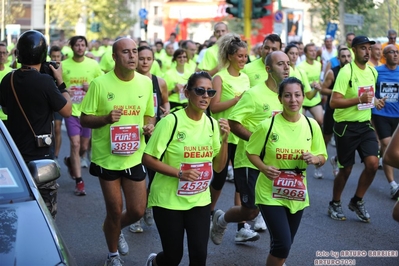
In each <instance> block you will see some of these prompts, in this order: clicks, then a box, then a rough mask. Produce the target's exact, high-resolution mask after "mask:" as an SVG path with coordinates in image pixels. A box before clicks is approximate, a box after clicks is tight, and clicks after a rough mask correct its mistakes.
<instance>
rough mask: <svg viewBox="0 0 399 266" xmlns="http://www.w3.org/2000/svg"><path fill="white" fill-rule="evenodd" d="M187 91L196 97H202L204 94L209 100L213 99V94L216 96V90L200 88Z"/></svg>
mask: <svg viewBox="0 0 399 266" xmlns="http://www.w3.org/2000/svg"><path fill="white" fill-rule="evenodd" d="M189 90H190V91H191V90H194V92H195V94H196V95H198V96H203V95H204V94H205V92H206V93H207V94H208V97H209V98H213V97H215V94H216V90H206V89H205V88H202V87H197V88H191V89H189Z"/></svg>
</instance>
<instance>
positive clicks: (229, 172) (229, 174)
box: [226, 165, 234, 183]
mask: <svg viewBox="0 0 399 266" xmlns="http://www.w3.org/2000/svg"><path fill="white" fill-rule="evenodd" d="M226 181H228V182H231V183H234V169H233V166H231V165H229V166H228V168H227V177H226Z"/></svg>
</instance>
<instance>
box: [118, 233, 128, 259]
mask: <svg viewBox="0 0 399 266" xmlns="http://www.w3.org/2000/svg"><path fill="white" fill-rule="evenodd" d="M118 252H119V254H121V255H122V256H126V255H127V253H129V246H128V244H127V242H126V240H125V236H124V235H123V233H122V232H121V234H120V235H119V240H118Z"/></svg>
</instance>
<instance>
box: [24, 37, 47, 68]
mask: <svg viewBox="0 0 399 266" xmlns="http://www.w3.org/2000/svg"><path fill="white" fill-rule="evenodd" d="M46 57H47V42H46V38H45V37H44V35H43V34H42V33H40V32H38V31H35V30H29V31H25V32H24V33H22V35H21V36H20V37H19V39H18V43H17V58H18V62H19V63H21V64H25V65H37V64H41V63H43V62H45V61H46Z"/></svg>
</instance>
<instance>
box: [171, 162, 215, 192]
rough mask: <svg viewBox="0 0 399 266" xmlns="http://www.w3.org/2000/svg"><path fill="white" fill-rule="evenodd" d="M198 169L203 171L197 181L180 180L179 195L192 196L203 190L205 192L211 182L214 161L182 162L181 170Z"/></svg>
mask: <svg viewBox="0 0 399 266" xmlns="http://www.w3.org/2000/svg"><path fill="white" fill-rule="evenodd" d="M189 169H196V170H198V171H200V172H201V175H200V177H199V178H198V179H197V180H196V181H184V180H181V179H180V180H179V186H178V188H177V195H178V196H192V195H195V194H198V193H201V192H204V191H205V190H206V189H207V188H208V187H209V184H210V183H211V180H212V175H213V168H212V163H209V162H208V163H193V164H189V163H182V164H181V166H180V170H182V171H184V170H189Z"/></svg>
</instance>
